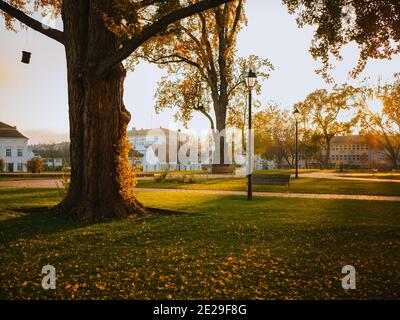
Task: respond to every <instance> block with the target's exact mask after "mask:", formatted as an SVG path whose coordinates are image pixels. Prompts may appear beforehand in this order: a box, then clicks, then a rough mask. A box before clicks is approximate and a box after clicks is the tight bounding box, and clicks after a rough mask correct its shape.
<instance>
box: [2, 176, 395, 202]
mask: <svg viewBox="0 0 400 320" xmlns="http://www.w3.org/2000/svg"><path fill="white" fill-rule="evenodd" d="M0 187H16V188H20V187H24V188H63V186H62V184H61V182H60V181H58V180H54V179H53V180H51V179H49V180H47V179H46V180H45V179H40V180H39V179H38V180H15V181H0ZM136 190H137V191H145V192H148V191H152V192H178V193H182V192H190V193H201V194H221V195H243V196H246V195H247V193H246V191H228V190H188V189H163V188H136ZM253 195H254V196H259V197H281V198H306V199H350V200H375V201H400V197H397V196H369V195H347V194H320V193H288V192H259V191H257V192H253Z"/></svg>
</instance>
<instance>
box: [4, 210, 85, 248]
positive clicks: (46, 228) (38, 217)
mask: <svg viewBox="0 0 400 320" xmlns="http://www.w3.org/2000/svg"><path fill="white" fill-rule="evenodd" d="M7 211H10V212H13V213H16V216H15V217H10V218H9V219H6V220H3V221H0V242H3V243H4V242H12V241H16V240H18V239H34V238H36V237H40V236H42V235H49V234H52V233H59V232H64V231H68V230H71V229H76V228H81V227H85V226H87V225H89V223H85V222H81V221H78V220H74V219H71V218H68V217H66V216H63V215H61V214H60V213H58V212H56V211H55V210H54V209H53V208H51V207H27V208H23V209H21V208H10V209H8V210H7ZM18 213H21V214H22V215H18Z"/></svg>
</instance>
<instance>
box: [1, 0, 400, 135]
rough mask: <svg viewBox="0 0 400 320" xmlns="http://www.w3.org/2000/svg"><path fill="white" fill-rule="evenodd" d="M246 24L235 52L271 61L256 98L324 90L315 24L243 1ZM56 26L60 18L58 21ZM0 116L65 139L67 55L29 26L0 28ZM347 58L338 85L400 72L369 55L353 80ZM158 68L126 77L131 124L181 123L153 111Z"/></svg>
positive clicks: (260, 1) (202, 122) (29, 131)
mask: <svg viewBox="0 0 400 320" xmlns="http://www.w3.org/2000/svg"><path fill="white" fill-rule="evenodd" d="M246 13H247V18H248V21H249V23H248V26H246V27H244V29H243V30H242V31H241V33H240V34H239V37H238V55H239V56H244V57H246V56H248V55H250V54H256V55H259V56H261V57H264V58H268V59H269V60H270V61H271V62H272V63H273V64H274V66H275V71H273V72H272V73H271V77H270V79H268V80H267V81H265V82H264V83H263V92H262V95H261V96H260V97H259V99H260V100H261V102H262V103H263V105H265V104H266V103H267V102H268V101H270V100H273V101H276V102H278V103H280V104H281V106H282V107H285V108H291V107H292V105H293V104H294V103H295V102H298V101H301V100H303V99H304V98H305V97H306V96H307V94H308V93H310V92H312V91H313V90H316V89H320V88H329V86H327V84H326V83H325V82H324V81H323V80H322V78H321V77H320V76H319V75H316V74H315V72H314V70H315V69H316V68H318V67H319V62H316V61H314V60H313V59H312V57H311V55H310V53H309V52H308V49H309V46H310V42H311V39H312V28H311V27H307V28H305V29H299V28H298V27H297V25H296V23H295V16H290V15H289V14H288V13H287V9H286V7H285V6H283V5H282V4H281V1H280V0H268V1H264V0H248V1H247V4H246ZM57 27H58V28H61V26H60V23H58V24H57ZM0 43H1V46H0V121H2V122H5V123H8V124H10V125H16V126H17V128H18V129H19V130H20V131H21V132H22V133H24V134H26V135H27V136H28V137H30V143H38V142H59V141H63V140H67V139H68V126H69V124H68V103H67V83H66V67H65V53H64V50H63V47H62V46H61V45H60V44H58V43H57V42H55V41H54V40H51V39H47V38H46V37H45V36H42V35H41V34H39V33H37V32H35V31H33V30H30V31H29V32H26V31H21V32H19V33H17V34H15V33H13V32H11V31H7V30H5V28H4V23H3V21H1V26H0ZM26 49H27V50H28V51H31V52H32V59H31V63H30V64H29V65H26V64H22V63H20V59H21V51H22V50H26ZM343 56H344V61H342V62H338V63H336V70H334V72H333V73H332V75H333V76H334V79H335V81H336V83H343V82H349V83H352V84H355V85H356V84H357V83H359V82H360V81H361V80H362V79H363V78H365V77H369V78H370V79H371V81H376V80H377V79H378V78H382V79H383V80H390V79H391V77H392V75H393V74H394V73H396V72H399V71H400V70H399V69H400V56H399V55H398V56H396V57H394V58H393V59H392V60H391V61H375V60H371V61H369V63H368V65H367V68H366V69H365V70H364V72H363V73H362V74H361V75H360V76H359V78H358V79H356V80H352V79H349V78H348V72H349V71H350V70H351V69H352V68H353V67H354V66H355V64H356V63H357V58H358V54H357V49H356V47H355V46H353V45H350V46H348V47H346V48H344V50H343ZM162 75H163V71H161V70H159V69H158V68H157V67H156V66H154V65H149V64H147V63H144V62H143V63H141V64H140V65H139V66H138V67H137V68H136V70H135V71H134V72H131V73H129V74H128V76H127V79H126V81H125V105H126V107H127V109H128V110H129V111H130V112H131V114H132V120H131V122H130V125H129V127H130V128H131V127H136V128H139V129H140V128H148V127H150V126H152V127H158V126H163V127H166V128H168V127H172V126H179V127H180V126H181V125H180V124H174V123H173V122H174V118H173V115H174V113H175V111H174V110H167V111H164V112H162V113H161V114H158V115H156V113H155V112H154V93H155V91H156V88H157V82H158V81H159V79H160V77H161V76H162ZM189 127H190V128H191V129H195V130H200V129H205V128H209V123H208V121H207V120H206V119H205V118H204V116H203V115H201V114H197V115H195V116H194V118H193V120H192V121H191V122H190V125H189Z"/></svg>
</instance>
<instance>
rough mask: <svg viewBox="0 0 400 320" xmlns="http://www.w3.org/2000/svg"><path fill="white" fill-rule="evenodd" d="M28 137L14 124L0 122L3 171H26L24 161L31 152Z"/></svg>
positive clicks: (30, 157)
mask: <svg viewBox="0 0 400 320" xmlns="http://www.w3.org/2000/svg"><path fill="white" fill-rule="evenodd" d="M28 140H29V139H28V138H27V137H25V136H24V135H23V134H22V133H20V132H19V131H18V130H17V128H16V127H15V126H10V125H8V124H6V123H3V122H0V159H3V161H4V168H1V169H2V170H3V171H4V172H26V171H27V167H26V163H27V162H28V161H29V160H30V159H32V157H33V153H32V152H31V151H29V150H28Z"/></svg>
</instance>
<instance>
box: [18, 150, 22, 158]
mask: <svg viewBox="0 0 400 320" xmlns="http://www.w3.org/2000/svg"><path fill="white" fill-rule="evenodd" d="M17 156H18V157H22V149H18V150H17Z"/></svg>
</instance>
